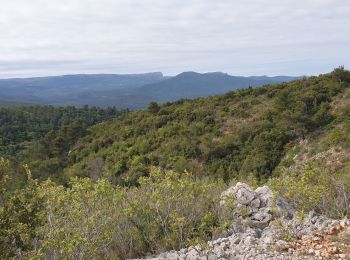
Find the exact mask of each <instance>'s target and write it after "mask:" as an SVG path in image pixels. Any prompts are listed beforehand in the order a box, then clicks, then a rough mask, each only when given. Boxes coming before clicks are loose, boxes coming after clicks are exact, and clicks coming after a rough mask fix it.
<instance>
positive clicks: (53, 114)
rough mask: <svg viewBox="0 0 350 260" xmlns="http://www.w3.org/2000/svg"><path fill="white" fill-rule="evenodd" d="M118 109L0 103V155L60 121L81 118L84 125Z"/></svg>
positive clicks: (15, 150)
mask: <svg viewBox="0 0 350 260" xmlns="http://www.w3.org/2000/svg"><path fill="white" fill-rule="evenodd" d="M119 114H120V112H119V111H117V110H116V109H115V108H109V109H100V108H96V107H88V106H85V107H83V108H76V107H53V106H13V107H0V155H14V154H15V153H16V152H18V151H19V149H20V148H22V147H23V143H24V142H29V141H33V140H37V139H39V138H41V137H43V136H44V135H45V134H47V133H48V132H50V131H52V130H57V129H59V128H60V127H61V126H63V125H70V124H72V123H74V122H78V121H79V122H81V125H82V127H84V128H87V127H89V126H91V125H93V124H96V123H98V122H101V121H103V120H107V119H111V118H113V117H115V116H117V115H119Z"/></svg>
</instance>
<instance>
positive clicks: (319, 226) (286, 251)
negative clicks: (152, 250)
mask: <svg viewBox="0 0 350 260" xmlns="http://www.w3.org/2000/svg"><path fill="white" fill-rule="evenodd" d="M230 198H232V200H231V199H230ZM230 201H234V202H233V204H234V207H233V215H234V219H235V222H234V223H233V224H232V227H231V228H230V229H229V230H227V231H226V232H224V233H223V234H221V235H220V237H219V238H217V239H215V240H213V241H209V242H208V243H207V245H205V246H194V247H189V248H184V249H181V250H179V251H170V252H165V253H162V254H160V255H158V256H155V257H152V258H149V259H174V260H175V259H183V260H185V259H186V260H187V259H198V260H205V259H208V260H218V259H257V260H259V259H261V260H265V259H350V221H349V220H348V219H343V220H334V219H329V218H326V217H324V216H318V215H316V214H315V213H314V212H310V213H309V214H308V215H306V216H305V217H304V219H300V216H299V217H298V216H296V214H295V212H294V210H293V208H292V207H291V206H290V205H289V204H288V203H287V202H286V201H285V200H283V199H282V198H277V199H276V198H274V196H273V193H272V192H271V190H270V189H269V188H268V187H267V186H264V187H259V188H257V189H256V190H255V191H254V190H252V189H251V188H250V187H249V186H248V185H246V184H244V183H237V184H236V185H235V186H234V187H231V188H230V189H228V190H226V191H225V192H223V194H222V201H221V204H222V205H225V204H226V203H230Z"/></svg>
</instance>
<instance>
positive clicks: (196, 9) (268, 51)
mask: <svg viewBox="0 0 350 260" xmlns="http://www.w3.org/2000/svg"><path fill="white" fill-rule="evenodd" d="M0 4H1V8H0V77H14V76H35V75H55V74H67V73H99V72H104V73H132V72H146V71H163V72H165V73H168V74H175V73H178V72H181V71H185V70H196V71H224V72H229V73H231V74H236V75H237V74H241V75H249V74H250V75H252V74H270V75H273V74H305V73H306V74H315V73H320V72H326V71H328V70H330V69H332V68H333V67H334V66H337V65H341V64H343V65H345V66H347V67H349V66H350V52H349V51H348V46H349V45H350V33H349V32H350V29H349V28H350V2H349V1H348V0H304V1H300V0H299V1H298V0H294V1H292V0H284V1H280V0H269V1H266V0H237V1H233V0H219V1H213V0H31V1H28V0H1V1H0Z"/></svg>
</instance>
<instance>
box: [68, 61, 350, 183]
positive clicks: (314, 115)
mask: <svg viewBox="0 0 350 260" xmlns="http://www.w3.org/2000/svg"><path fill="white" fill-rule="evenodd" d="M349 82H350V80H349V72H348V71H345V70H344V69H343V68H339V69H336V70H335V71H334V72H332V73H330V74H325V75H320V76H318V77H310V78H304V79H301V80H297V81H294V82H290V83H282V84H276V85H268V86H265V87H260V88H256V89H253V88H248V89H242V90H238V91H235V92H230V93H228V94H226V95H222V96H214V97H208V98H201V99H196V100H181V101H177V102H174V103H168V104H165V105H162V106H160V107H158V108H157V107H155V105H154V104H153V105H150V107H149V109H148V110H146V111H140V112H133V113H130V114H127V115H123V116H121V117H119V118H117V119H115V120H112V121H109V122H105V123H103V124H99V125H96V126H95V127H93V128H91V129H90V131H91V132H90V134H88V135H86V136H85V137H84V138H82V139H81V140H79V141H78V142H77V144H76V145H75V146H74V148H73V149H72V153H71V154H70V155H69V160H70V162H71V164H72V166H70V167H68V168H67V169H66V170H65V176H67V177H66V178H69V177H70V176H76V175H78V176H89V175H91V174H92V173H93V174H95V175H96V174H97V175H104V176H107V177H109V178H111V179H112V180H113V181H114V182H115V183H123V184H134V183H136V180H137V179H138V178H139V177H141V176H147V174H148V172H149V167H150V166H160V167H162V168H168V169H175V170H178V171H183V170H185V169H187V170H189V171H191V172H193V173H195V174H196V175H198V176H208V175H209V176H211V177H213V176H214V177H219V178H224V179H225V180H229V179H232V178H247V177H248V176H250V177H251V178H257V179H258V180H260V181H262V180H265V179H267V178H268V177H270V176H271V175H272V173H273V171H274V169H275V167H276V166H277V165H278V164H279V162H280V160H281V158H282V157H283V156H284V154H285V151H286V149H288V146H287V144H289V143H290V142H292V141H293V140H298V139H303V138H305V136H306V135H308V134H309V133H312V132H314V131H316V130H318V129H322V128H323V127H325V126H327V125H328V124H330V123H331V122H332V121H334V120H335V119H336V118H335V116H334V115H333V114H332V113H331V109H330V108H331V102H332V100H333V99H334V98H335V97H337V95H339V94H340V93H342V92H343V91H344V90H345V89H347V88H348V87H349ZM97 158H98V159H97ZM96 159H97V160H98V161H96ZM96 165H98V166H96ZM91 169H94V170H91Z"/></svg>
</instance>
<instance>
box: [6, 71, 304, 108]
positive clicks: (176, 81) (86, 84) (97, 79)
mask: <svg viewBox="0 0 350 260" xmlns="http://www.w3.org/2000/svg"><path fill="white" fill-rule="evenodd" d="M295 79H298V77H288V76H277V77H267V76H253V77H239V76H231V75H228V74H224V73H221V72H214V73H204V74H201V73H196V72H184V73H181V74H179V75H177V76H174V77H166V76H164V75H163V74H162V73H161V72H154V73H146V74H126V75H117V74H87V75H84V74H83V75H65V76H52V77H37V78H19V79H0V104H5V105H6V104H17V103H19V104H51V105H57V106H63V105H74V106H82V105H90V106H100V107H108V106H115V107H117V108H130V109H138V108H143V107H145V106H147V104H148V103H149V102H150V101H157V102H160V103H163V102H167V101H174V100H178V99H181V98H196V97H204V96H210V95H216V94H222V93H225V92H228V91H232V90H235V89H237V88H245V87H249V86H252V87H257V86H262V85H266V84H271V83H280V82H288V81H292V80H295Z"/></svg>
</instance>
